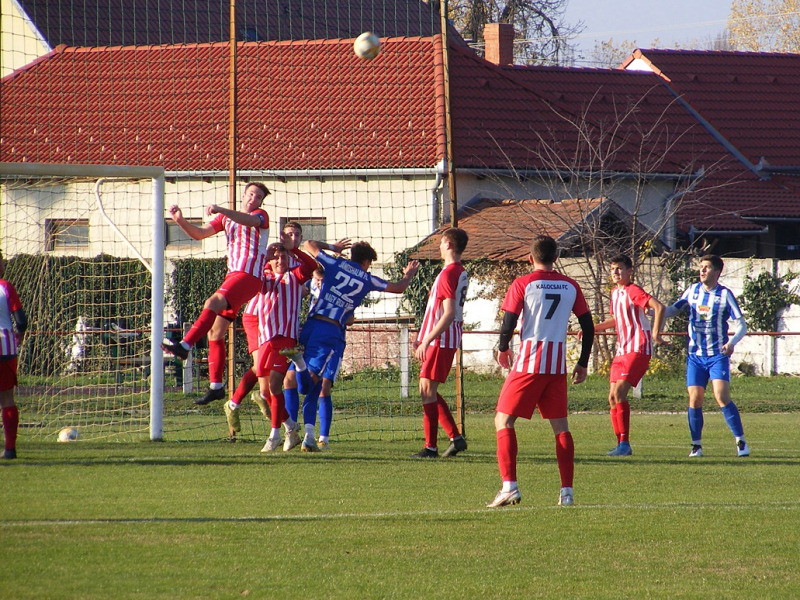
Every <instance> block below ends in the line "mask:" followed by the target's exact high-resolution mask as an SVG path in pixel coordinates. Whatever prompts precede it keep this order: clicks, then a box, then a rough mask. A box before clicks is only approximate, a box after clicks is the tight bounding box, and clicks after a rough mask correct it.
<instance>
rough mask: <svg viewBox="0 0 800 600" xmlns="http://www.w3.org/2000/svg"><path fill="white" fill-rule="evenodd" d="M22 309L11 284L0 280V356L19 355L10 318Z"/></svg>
mask: <svg viewBox="0 0 800 600" xmlns="http://www.w3.org/2000/svg"><path fill="white" fill-rule="evenodd" d="M21 308H22V303H21V302H20V301H19V296H17V290H16V289H14V286H13V285H12V284H11V282H9V281H6V280H5V279H0V356H16V355H17V354H19V348H18V343H17V334H16V333H14V319H13V317H12V316H11V315H12V314H13V313H15V312H17V311H18V310H19V309H21Z"/></svg>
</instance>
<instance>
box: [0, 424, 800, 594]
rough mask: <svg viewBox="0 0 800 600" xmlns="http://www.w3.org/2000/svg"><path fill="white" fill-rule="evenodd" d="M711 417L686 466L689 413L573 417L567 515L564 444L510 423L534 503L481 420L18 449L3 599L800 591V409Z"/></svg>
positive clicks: (6, 474) (4, 486) (8, 499)
mask: <svg viewBox="0 0 800 600" xmlns="http://www.w3.org/2000/svg"><path fill="white" fill-rule="evenodd" d="M743 420H744V425H745V431H746V434H747V437H748V441H749V443H750V445H751V448H752V456H751V457H750V458H746V459H738V458H736V456H735V449H734V444H733V438H732V436H731V435H730V432H729V431H728V429H727V427H726V426H725V423H724V420H723V418H722V416H721V415H720V414H719V413H718V411H712V410H709V411H707V414H706V427H705V438H704V450H705V453H706V455H705V457H703V458H702V459H699V460H698V459H689V458H688V456H687V455H688V451H689V443H688V432H687V427H686V417H685V414H681V413H676V414H652V413H649V414H634V415H633V417H632V446H633V450H634V455H633V456H632V457H630V458H612V457H607V456H605V452H606V451H607V450H608V449H609V448H611V447H612V446H613V445H614V444H613V442H614V440H613V434H612V433H611V426H610V424H609V420H608V417H607V415H605V414H601V413H598V412H594V413H581V414H575V415H572V416H571V417H570V424H571V429H572V431H573V435H574V438H575V444H576V470H575V502H576V505H575V506H574V507H558V506H556V501H557V496H558V489H559V483H558V474H557V468H556V464H555V458H554V445H553V436H552V432H551V430H550V427H549V425H548V424H547V423H546V422H542V421H541V420H540V419H539V418H538V415H537V416H535V417H534V420H533V421H532V422H527V421H520V422H519V424H518V434H519V446H520V455H519V468H518V477H519V484H520V489H521V492H522V503H521V504H520V505H518V506H516V507H509V508H505V509H497V510H491V509H487V508H485V504H486V503H487V502H489V501H490V500H491V499H492V498H493V497H494V494H495V493H496V492H497V490H498V489H499V486H500V480H499V475H498V473H497V466H496V459H495V443H494V432H493V427H492V419H491V415H490V414H478V415H469V420H468V425H469V429H468V434H469V450H468V451H467V452H465V453H463V454H461V455H459V456H457V457H455V458H453V459H447V460H445V459H441V460H438V461H418V460H412V459H410V458H409V455H410V454H411V453H412V452H414V451H417V450H419V448H420V447H421V443H420V442H419V441H403V442H385V441H379V442H374V441H371V442H362V441H342V442H339V443H334V444H332V451H331V452H330V453H327V454H301V453H299V452H298V451H293V452H291V453H286V454H284V453H279V454H276V455H262V454H260V452H259V450H260V448H261V444H260V443H253V442H250V443H241V442H239V443H236V444H229V443H228V444H226V443H222V442H197V443H174V442H165V443H157V442H153V443H148V442H145V443H100V442H83V441H79V442H77V443H74V444H57V443H55V442H54V441H47V442H45V441H26V440H25V438H24V437H22V438H21V439H20V443H19V444H18V452H19V456H20V458H18V459H17V460H16V461H5V462H3V463H0V507H1V508H0V565H2V567H1V568H0V598H13V599H20V600H21V599H26V598H36V599H41V598H55V597H58V598H82V599H83V598H87V599H94V598H97V599H99V598H136V599H139V598H141V599H144V598H147V599H153V598H170V599H174V598H240V597H250V598H292V597H299V598H314V599H322V598H348V599H352V598H413V599H428V598H430V599H438V598H447V597H450V598H466V599H469V598H482V599H483V598H502V599H508V598H592V599H605V598H607V599H609V600H619V599H620V598H698V599H700V598H703V599H707V598H797V597H800V569H798V564H800V527H798V525H797V523H798V522H800V477H798V473H799V472H800V470H799V468H800V442H799V441H798V435H797V432H798V431H800V413H780V414H775V413H760V414H748V413H743Z"/></svg>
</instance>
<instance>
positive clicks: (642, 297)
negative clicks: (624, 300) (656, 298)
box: [627, 283, 652, 308]
mask: <svg viewBox="0 0 800 600" xmlns="http://www.w3.org/2000/svg"><path fill="white" fill-rule="evenodd" d="M627 292H628V298H630V299H631V302H633V303H634V304H635V305H636V306H639V307H641V308H647V303H648V302H650V298H652V296H651V295H650V294H648V293H647V292H645V291H644V290H643V289H642V288H640V287H639V286H638V285H636V284H635V283H632V284H630V285H629V286H627Z"/></svg>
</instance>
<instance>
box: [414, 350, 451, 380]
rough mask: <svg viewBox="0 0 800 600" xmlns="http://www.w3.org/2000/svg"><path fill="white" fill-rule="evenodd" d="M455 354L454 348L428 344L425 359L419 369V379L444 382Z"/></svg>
mask: <svg viewBox="0 0 800 600" xmlns="http://www.w3.org/2000/svg"><path fill="white" fill-rule="evenodd" d="M455 355H456V349H455V348H440V347H439V346H428V350H427V351H426V352H425V361H424V362H423V363H422V367H420V370H419V376H420V378H421V379H430V380H431V381H438V382H439V383H444V382H445V381H447V376H448V375H449V374H450V369H451V368H452V367H453V358H454V357H455Z"/></svg>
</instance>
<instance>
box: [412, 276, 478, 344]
mask: <svg viewBox="0 0 800 600" xmlns="http://www.w3.org/2000/svg"><path fill="white" fill-rule="evenodd" d="M468 285H469V278H468V277H467V272H466V271H465V270H464V266H463V265H462V264H461V263H460V262H455V263H450V264H449V265H447V266H446V267H445V268H444V269H442V271H441V273H439V274H438V275H437V276H436V280H435V281H434V282H433V287H431V291H430V293H429V294H428V304H427V305H426V306H425V315H424V316H423V318H422V325H421V326H420V328H419V333H418V334H417V341H418V342H421V341H422V340H423V339H424V338H425V336H426V335H428V333H429V332H430V331H431V330H432V329H433V328H434V327H435V326H436V323H438V322H439V319H441V318H442V313H443V312H444V306H443V304H442V303H443V301H444V300H445V299H446V298H452V299H454V300H455V303H456V314H455V318H454V319H453V322H452V323H450V326H449V327H448V328H447V329H445V330H444V331H443V332H442V333H441V334H440V335H439V337H438V338H435V339H434V340H432V341H431V343H430V345H431V346H437V345H438V346H439V347H440V348H458V346H459V345H460V344H461V335H462V332H463V327H464V302H466V300H467V286H468Z"/></svg>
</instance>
